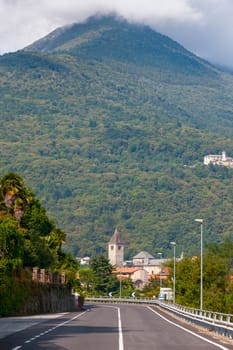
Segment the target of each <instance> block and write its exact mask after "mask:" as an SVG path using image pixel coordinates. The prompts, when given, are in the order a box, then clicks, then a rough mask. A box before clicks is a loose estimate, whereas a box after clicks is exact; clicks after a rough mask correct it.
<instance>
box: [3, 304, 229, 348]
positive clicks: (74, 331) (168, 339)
mask: <svg viewBox="0 0 233 350" xmlns="http://www.w3.org/2000/svg"><path fill="white" fill-rule="evenodd" d="M27 319H28V325H26V324H25V322H26V319H25V318H23V321H24V322H23V324H24V326H23V327H22V326H21V328H20V327H18V326H17V325H20V324H22V322H20V321H22V318H13V319H10V318H8V319H5V322H4V319H0V335H1V337H2V338H1V339H0V350H21V349H22V350H24V349H25V350H39V349H40V350H41V349H46V350H98V349H100V350H152V349H153V350H169V349H174V350H176V349H177V350H194V349H198V350H202V349H203V350H216V349H222V350H227V349H228V350H232V349H233V341H230V340H227V339H223V338H220V337H217V336H216V335H214V334H212V333H210V332H207V331H204V330H200V329H195V328H193V327H192V326H190V325H188V324H187V323H184V322H180V321H179V320H177V319H174V318H171V317H170V316H169V315H168V314H166V313H163V312H162V311H161V310H160V309H158V308H155V307H153V308H152V307H149V306H142V305H123V304H121V305H114V304H113V305H109V304H108V305H106V304H101V305H88V306H87V308H86V310H84V311H81V312H77V313H66V314H60V315H56V317H53V316H52V315H51V316H50V317H45V318H44V319H43V317H42V318H40V317H37V319H36V318H35V317H34V318H27ZM29 321H31V322H32V323H30V322H29ZM37 321H38V322H37ZM7 322H8V323H7ZM4 325H5V328H7V329H8V332H6V334H5V335H6V336H5V335H4V334H3V332H2V333H1V328H3V327H4Z"/></svg>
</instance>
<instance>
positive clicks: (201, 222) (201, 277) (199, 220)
mask: <svg viewBox="0 0 233 350" xmlns="http://www.w3.org/2000/svg"><path fill="white" fill-rule="evenodd" d="M195 221H196V222H199V224H200V225H201V276H200V310H202V309H203V219H195Z"/></svg>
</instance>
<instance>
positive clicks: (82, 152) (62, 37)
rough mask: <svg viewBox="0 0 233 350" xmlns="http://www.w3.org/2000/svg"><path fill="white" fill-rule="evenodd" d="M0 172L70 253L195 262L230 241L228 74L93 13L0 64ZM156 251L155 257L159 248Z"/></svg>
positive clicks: (153, 35)
mask: <svg viewBox="0 0 233 350" xmlns="http://www.w3.org/2000/svg"><path fill="white" fill-rule="evenodd" d="M0 72H1V74H0V93H1V100H0V117H1V122H2V123H1V127H0V149H1V163H0V164H1V168H0V169H1V170H0V175H4V174H5V173H7V172H17V173H19V175H20V176H21V177H23V178H24V179H25V181H26V183H27V186H30V187H31V188H32V189H33V191H34V192H35V193H36V195H37V197H38V198H39V199H40V201H41V202H42V204H43V206H45V207H46V210H47V212H48V213H49V216H50V217H54V220H55V221H56V224H57V225H58V226H60V227H61V228H62V229H64V230H65V232H66V233H67V237H68V239H67V243H66V246H65V249H67V250H70V251H72V252H73V253H74V254H77V255H89V254H94V253H96V252H103V251H106V248H107V242H108V241H109V239H110V237H111V236H112V234H113V231H114V230H115V227H117V228H118V230H119V231H120V232H121V233H122V236H123V237H124V240H125V242H126V243H127V249H126V255H127V256H126V257H127V258H129V257H131V256H132V255H133V254H136V253H137V252H138V251H140V250H146V251H148V252H150V253H151V254H153V255H156V254H157V252H160V251H162V252H163V254H164V256H169V255H172V250H171V247H170V244H169V242H170V241H176V242H177V252H178V253H181V252H182V251H184V253H185V254H198V252H199V243H200V234H199V227H197V224H196V223H195V222H194V219H195V218H200V217H201V218H202V217H203V218H204V241H205V244H207V243H216V242H221V241H222V240H223V239H224V238H226V237H229V238H231V239H232V238H233V222H232V209H233V191H232V179H233V171H232V170H231V169H226V168H222V167H206V166H204V165H203V157H204V156H205V155H206V154H211V153H214V154H215V153H221V152H222V151H223V150H224V151H226V152H227V154H229V155H230V156H231V155H233V146H232V136H233V77H232V76H231V75H230V74H227V73H226V72H224V71H222V70H220V69H218V68H217V67H215V66H213V65H211V64H209V63H208V62H207V61H205V60H202V59H201V58H199V57H197V56H195V55H193V54H192V53H191V52H189V51H187V50H186V49H185V48H184V47H182V46H181V45H179V44H178V43H176V42H174V41H173V40H171V39H170V38H168V37H166V36H164V35H162V34H160V33H157V32H155V31H153V30H152V29H150V28H149V27H146V26H141V25H135V24H129V23H127V22H126V21H123V20H121V19H117V18H114V17H94V18H90V19H89V20H88V21H87V22H85V23H82V24H73V25H70V26H67V27H63V28H59V29H57V30H55V31H54V32H52V33H50V34H49V35H48V36H46V37H45V38H42V39H41V40H39V41H37V42H35V43H33V44H32V45H30V46H29V47H27V48H25V49H24V50H20V51H18V52H16V53H13V54H6V55H3V56H1V57H0ZM161 249H162V250H161Z"/></svg>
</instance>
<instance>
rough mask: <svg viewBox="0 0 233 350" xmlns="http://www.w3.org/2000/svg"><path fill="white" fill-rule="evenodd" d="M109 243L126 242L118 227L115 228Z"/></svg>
mask: <svg viewBox="0 0 233 350" xmlns="http://www.w3.org/2000/svg"><path fill="white" fill-rule="evenodd" d="M109 244H121V245H123V244H124V242H123V239H122V237H121V234H120V232H119V231H118V230H117V228H116V229H115V231H114V234H113V236H112V238H111V239H110V241H109Z"/></svg>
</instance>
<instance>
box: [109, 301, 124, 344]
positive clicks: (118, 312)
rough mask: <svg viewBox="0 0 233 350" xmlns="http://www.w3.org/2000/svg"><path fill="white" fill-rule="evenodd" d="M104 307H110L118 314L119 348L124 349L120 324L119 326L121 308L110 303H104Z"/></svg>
mask: <svg viewBox="0 0 233 350" xmlns="http://www.w3.org/2000/svg"><path fill="white" fill-rule="evenodd" d="M104 307H107V308H111V309H115V310H117V315H118V334H119V337H118V339H119V350H124V341H123V332H122V326H121V309H120V308H119V307H117V306H112V305H104Z"/></svg>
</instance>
